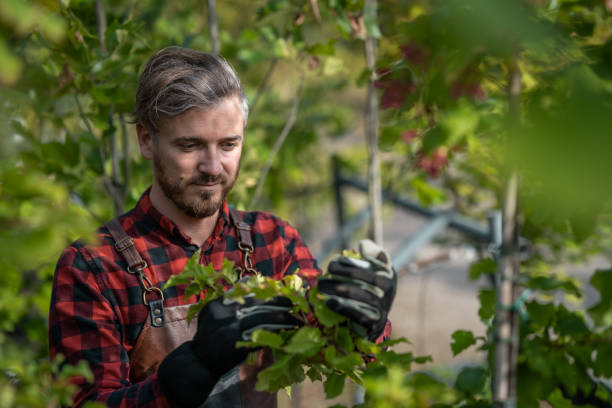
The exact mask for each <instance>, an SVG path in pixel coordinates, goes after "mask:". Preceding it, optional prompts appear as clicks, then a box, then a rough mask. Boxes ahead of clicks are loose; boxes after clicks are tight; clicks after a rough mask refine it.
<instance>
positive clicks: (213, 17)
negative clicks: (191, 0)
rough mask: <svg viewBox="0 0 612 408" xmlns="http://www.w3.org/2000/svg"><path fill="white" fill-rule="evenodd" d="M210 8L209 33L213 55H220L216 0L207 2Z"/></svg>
mask: <svg viewBox="0 0 612 408" xmlns="http://www.w3.org/2000/svg"><path fill="white" fill-rule="evenodd" d="M207 6H208V32H209V33H210V43H211V48H212V53H213V54H215V55H219V27H218V25H217V12H216V7H215V0H207Z"/></svg>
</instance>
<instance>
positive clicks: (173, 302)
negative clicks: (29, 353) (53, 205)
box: [49, 191, 391, 407]
mask: <svg viewBox="0 0 612 408" xmlns="http://www.w3.org/2000/svg"><path fill="white" fill-rule="evenodd" d="M119 220H120V222H121V224H122V226H123V228H124V229H125V231H126V232H127V233H128V235H130V236H131V237H132V238H133V239H134V245H135V247H136V249H137V250H138V252H139V253H140V255H141V256H142V258H143V259H144V260H145V261H146V262H147V263H148V265H149V267H148V268H147V269H146V273H147V275H148V276H149V278H150V279H151V282H152V283H153V285H155V286H158V287H161V286H163V285H164V283H165V282H166V281H167V280H168V279H169V277H170V276H171V275H174V274H178V273H180V272H182V271H183V269H184V267H185V264H186V263H187V260H188V259H189V258H190V257H191V256H192V255H193V254H194V253H195V252H196V251H197V250H198V246H197V245H196V244H194V243H193V241H192V240H191V239H190V238H189V237H188V236H186V235H184V234H183V233H182V232H181V231H180V230H179V228H178V227H177V226H176V224H175V223H174V222H173V221H171V220H170V219H169V218H167V217H165V216H163V215H162V214H161V213H159V212H158V211H157V210H156V209H155V208H154V207H153V206H152V204H151V201H150V199H149V191H146V192H145V193H144V194H143V196H142V197H141V199H140V201H139V202H138V204H137V206H136V207H135V208H134V209H132V210H131V211H130V212H128V213H127V214H125V215H123V216H121V217H120V219H119ZM243 221H244V222H247V223H248V224H250V225H251V226H252V231H251V236H252V239H253V245H254V247H255V251H254V254H253V260H254V262H255V265H256V269H257V270H258V271H259V272H261V273H262V274H263V275H266V276H272V277H274V278H278V279H280V278H282V277H283V276H284V275H285V274H290V273H293V272H295V271H296V270H297V269H298V268H299V274H300V276H301V277H302V278H304V279H306V280H308V281H311V282H312V281H314V279H315V278H316V277H317V276H318V275H319V274H320V273H321V271H320V269H319V268H318V266H317V263H316V260H315V259H314V257H313V256H312V254H311V253H310V251H309V249H308V248H307V247H306V245H305V244H304V242H303V241H302V239H301V238H300V236H299V234H298V232H297V230H296V229H295V228H293V227H292V226H290V225H289V224H288V223H286V222H285V221H283V220H281V219H279V218H277V217H275V216H273V215H271V214H269V213H265V212H245V213H244V220H243ZM98 237H99V243H98V244H90V245H86V244H85V243H83V242H80V241H77V242H75V243H73V244H71V245H70V246H69V247H68V248H66V249H65V250H64V252H63V254H62V256H61V257H60V259H59V261H58V263H57V268H56V271H55V276H54V281H53V292H52V296H51V309H50V314H49V346H50V355H51V358H54V357H55V356H56V355H57V354H60V353H61V354H63V355H64V356H66V358H67V361H68V363H70V364H76V363H77V362H78V361H80V360H83V359H84V360H86V361H88V362H89V365H90V367H91V370H92V372H93V376H94V380H93V382H92V383H86V382H85V380H84V379H78V380H77V382H78V383H77V385H78V386H79V391H78V392H77V394H76V395H75V398H74V402H75V405H80V404H82V403H84V402H85V401H89V400H94V401H99V402H103V403H105V404H106V405H107V406H111V407H167V406H169V403H168V401H167V400H166V398H165V396H164V394H163V392H162V390H161V387H160V384H159V381H158V379H157V374H153V375H151V376H150V377H148V378H146V379H145V380H143V381H141V382H139V383H135V384H132V383H130V381H129V371H130V360H129V357H128V356H129V353H130V351H131V350H132V349H133V348H134V346H135V344H136V340H137V338H138V335H139V334H140V332H141V330H142V328H143V327H144V324H145V321H146V319H147V318H148V308H147V307H146V306H145V305H144V304H143V302H142V290H141V288H140V285H139V282H138V279H137V278H136V276H134V275H130V274H128V273H127V272H126V267H127V265H126V263H125V261H124V260H123V258H122V257H121V255H119V253H117V251H116V250H115V247H114V241H113V239H112V238H111V236H110V234H109V232H108V230H107V229H106V228H105V227H101V228H100V229H99V230H98ZM237 237H238V235H237V230H236V228H235V227H234V225H233V224H232V223H231V222H230V217H229V208H228V206H227V203H224V204H223V207H222V211H221V213H220V217H219V220H218V221H217V224H216V226H215V229H214V231H213V233H212V234H211V236H210V237H209V238H208V239H207V240H206V242H205V243H204V244H203V245H202V255H201V259H200V263H201V264H209V263H211V262H212V264H213V266H214V267H215V269H220V268H221V267H222V264H223V259H224V258H226V259H229V260H231V261H233V262H234V263H235V264H236V265H240V266H243V265H242V253H241V252H240V250H239V249H238V244H237V243H238V239H237ZM185 287H186V285H180V286H175V287H171V288H168V289H165V290H164V297H165V302H164V305H165V306H167V307H171V306H177V305H183V304H191V303H195V302H196V301H197V297H196V295H193V296H192V297H190V298H187V299H185V296H184V294H185ZM390 330H391V327H390V324H389V323H388V322H387V328H386V329H385V332H384V333H383V335H381V338H380V339H379V341H380V340H382V338H383V337H384V338H388V336H389V334H390Z"/></svg>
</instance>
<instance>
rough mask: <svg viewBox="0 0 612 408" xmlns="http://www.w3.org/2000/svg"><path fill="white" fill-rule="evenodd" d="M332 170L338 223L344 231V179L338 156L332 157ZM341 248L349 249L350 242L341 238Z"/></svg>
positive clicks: (339, 229) (340, 229)
mask: <svg viewBox="0 0 612 408" xmlns="http://www.w3.org/2000/svg"><path fill="white" fill-rule="evenodd" d="M332 170H333V175H334V180H333V190H334V198H335V201H336V223H337V225H338V231H342V229H343V228H344V223H345V216H344V200H343V198H342V177H341V176H340V159H339V158H338V156H333V157H332ZM340 247H341V248H347V247H348V241H347V239H346V238H345V237H344V236H340Z"/></svg>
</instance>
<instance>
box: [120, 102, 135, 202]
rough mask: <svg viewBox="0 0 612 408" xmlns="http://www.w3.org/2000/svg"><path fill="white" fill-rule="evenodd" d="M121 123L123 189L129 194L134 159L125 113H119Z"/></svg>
mask: <svg viewBox="0 0 612 408" xmlns="http://www.w3.org/2000/svg"><path fill="white" fill-rule="evenodd" d="M119 123H120V124H121V143H122V147H123V190H124V193H125V194H126V195H127V192H128V191H129V188H130V180H131V179H132V161H131V160H130V140H129V138H128V133H127V127H126V125H125V118H124V117H123V113H120V114H119Z"/></svg>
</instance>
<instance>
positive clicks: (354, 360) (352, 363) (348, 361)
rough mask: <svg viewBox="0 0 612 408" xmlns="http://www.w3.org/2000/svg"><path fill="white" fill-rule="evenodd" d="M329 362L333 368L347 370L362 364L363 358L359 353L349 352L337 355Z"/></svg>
mask: <svg viewBox="0 0 612 408" xmlns="http://www.w3.org/2000/svg"><path fill="white" fill-rule="evenodd" d="M330 362H331V363H332V365H333V366H334V368H336V369H339V370H343V371H349V370H351V369H352V368H353V367H359V366H360V365H363V359H362V358H361V354H359V353H350V354H349V355H346V356H339V357H338V356H337V357H335V358H333V359H332V360H331V361H330Z"/></svg>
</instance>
